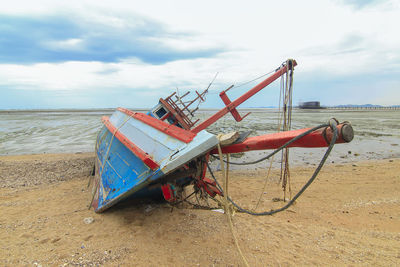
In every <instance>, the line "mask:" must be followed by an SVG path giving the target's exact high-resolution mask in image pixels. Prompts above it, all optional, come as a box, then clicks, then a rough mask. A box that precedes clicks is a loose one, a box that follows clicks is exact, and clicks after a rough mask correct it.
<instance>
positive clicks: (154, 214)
mask: <svg viewBox="0 0 400 267" xmlns="http://www.w3.org/2000/svg"><path fill="white" fill-rule="evenodd" d="M92 162H93V154H91V153H83V154H57V155H24V156H2V157H0V185H1V186H0V206H1V212H0V265H1V266H16V265H17V266H20V265H30V266H32V265H42V266H59V265H69V266H93V265H94V266H96V265H106V266H117V265H122V266H127V265H135V266H241V265H242V263H241V260H240V257H239V255H238V253H237V251H236V248H235V246H234V243H233V240H232V235H231V232H230V230H229V227H228V224H227V220H226V217H225V215H224V214H221V213H218V212H214V211H210V210H201V209H193V208H191V207H189V206H185V207H181V208H171V206H169V205H167V204H163V203H154V202H147V203H140V204H137V203H136V204H135V203H131V202H127V203H123V204H122V205H118V206H116V207H113V208H111V209H110V210H108V211H107V212H105V213H103V214H96V213H94V212H93V210H88V208H87V206H88V203H89V201H90V198H91V195H90V192H89V190H88V189H87V182H88V176H89V174H90V172H91V168H92ZM265 165H266V166H267V165H268V164H265ZM399 170H400V159H395V158H394V159H385V160H375V161H364V162H356V163H350V164H330V165H327V166H325V167H324V168H323V169H322V171H321V173H320V175H319V176H318V178H317V179H316V181H315V182H314V183H313V184H312V185H311V186H310V188H309V189H308V190H307V191H306V192H305V193H304V194H303V195H302V196H301V197H300V198H299V199H298V201H297V203H296V204H295V205H294V206H292V207H291V208H289V209H288V210H287V211H284V212H281V213H278V214H276V215H273V216H263V217H254V216H249V215H246V214H241V213H236V214H235V216H234V217H233V222H234V227H235V230H236V232H237V235H238V237H239V243H240V245H241V247H242V250H243V252H244V255H245V256H246V257H247V259H248V261H249V263H250V265H251V266H299V265H300V266H310V265H321V266H343V265H346V266H395V265H399V264H400V205H399V204H400V194H399V192H400V173H399ZM291 172H292V191H293V193H295V192H297V190H298V189H299V188H300V187H301V186H302V185H303V184H304V182H305V181H306V180H307V179H308V178H309V177H310V175H311V174H312V172H313V168H310V167H295V168H292V169H291ZM265 177H266V170H265V168H264V169H257V170H254V171H239V170H236V171H234V172H231V176H230V195H231V196H232V198H233V199H235V200H237V202H239V203H241V204H242V205H243V206H245V207H249V208H253V207H254V206H255V204H256V202H257V200H258V197H259V195H260V193H262V192H261V191H262V187H263V185H264V180H265ZM277 177H278V175H277V171H273V173H272V175H271V179H270V180H271V181H270V182H269V183H268V187H267V189H266V191H265V192H264V194H263V201H262V202H261V204H260V207H259V209H258V210H260V211H261V210H269V209H271V208H272V207H277V206H279V205H282V204H283V202H282V201H276V198H281V197H282V192H281V190H280V188H279V186H278V185H277V184H276V182H275V181H274V180H277ZM273 199H274V200H275V201H273ZM87 218H92V219H93V222H91V223H89V224H87V223H86V222H90V220H89V221H86V222H85V219H87Z"/></svg>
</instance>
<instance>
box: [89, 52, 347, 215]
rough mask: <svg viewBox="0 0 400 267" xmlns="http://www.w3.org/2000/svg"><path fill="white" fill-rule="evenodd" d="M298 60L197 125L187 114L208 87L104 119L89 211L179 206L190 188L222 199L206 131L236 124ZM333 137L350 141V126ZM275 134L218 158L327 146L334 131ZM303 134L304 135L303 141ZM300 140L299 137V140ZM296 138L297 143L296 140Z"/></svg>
mask: <svg viewBox="0 0 400 267" xmlns="http://www.w3.org/2000/svg"><path fill="white" fill-rule="evenodd" d="M296 65H297V63H296V61H294V60H288V61H286V62H285V63H284V64H282V65H281V66H280V67H279V68H278V69H276V70H275V72H274V73H273V74H272V75H271V76H269V77H268V78H266V79H265V80H263V81H262V82H261V83H259V84H258V85H256V86H255V87H253V88H252V89H250V90H249V91H247V92H246V93H245V94H243V95H242V96H240V97H239V98H237V99H236V100H234V101H231V100H230V99H229V97H228V95H227V92H228V90H229V89H230V88H231V87H230V88H228V89H226V90H224V91H222V92H221V93H220V94H219V96H220V97H221V99H222V101H223V103H224V104H225V107H224V108H222V109H221V110H219V111H218V112H216V113H215V114H214V115H212V116H211V117H210V118H208V119H206V120H205V121H203V122H201V123H198V120H195V121H192V120H191V117H192V116H193V113H194V112H195V111H196V110H197V108H195V109H189V106H190V105H192V104H193V103H195V102H196V101H201V100H203V97H204V96H205V94H206V93H207V91H208V88H207V89H206V90H204V92H202V93H198V92H197V91H196V97H195V98H194V99H193V100H192V101H186V102H183V101H182V98H183V97H184V96H186V94H185V95H182V96H178V95H177V94H176V93H173V94H172V95H170V96H169V97H167V98H165V99H163V98H161V99H159V102H158V104H157V105H156V106H155V107H154V108H152V109H151V110H149V111H148V112H147V113H140V112H133V111H131V110H128V109H125V108H118V109H117V110H115V112H114V113H113V114H112V116H110V117H103V118H102V122H103V124H104V125H103V127H102V129H101V130H100V132H99V134H98V136H97V140H96V150H95V151H96V160H95V176H94V178H93V192H92V193H93V196H92V201H91V206H92V207H93V208H94V210H95V212H102V211H104V210H106V209H108V208H109V207H111V206H113V205H115V204H116V203H118V202H120V201H121V200H123V199H125V198H127V197H129V196H140V195H146V194H162V196H163V197H164V198H165V200H167V201H169V202H172V203H173V202H174V201H177V192H179V190H182V188H184V187H186V186H188V185H193V186H195V187H196V188H198V189H199V190H202V191H203V192H205V193H207V194H208V195H210V196H211V197H214V196H216V195H221V194H223V192H221V188H220V187H218V184H216V181H214V180H211V179H209V178H207V177H206V172H207V166H208V165H207V162H208V161H209V157H210V155H212V154H218V153H219V152H218V149H217V147H218V145H219V144H220V141H221V140H220V138H218V137H217V136H216V135H214V134H212V133H209V132H208V131H207V130H206V129H207V127H208V126H210V125H211V124H213V123H215V122H216V121H217V120H219V119H220V118H222V117H223V116H224V115H226V114H227V113H231V114H232V115H233V117H234V118H235V120H236V121H241V120H242V119H244V118H245V117H246V116H247V115H248V114H246V115H245V116H243V117H242V116H241V115H240V114H239V112H238V110H237V109H236V108H237V107H238V106H239V105H240V104H242V103H243V102H245V101H246V100H247V99H249V98H250V97H252V96H253V95H255V94H256V93H257V92H259V91H260V90H262V89H263V88H265V87H266V86H267V85H269V84H271V83H272V82H273V81H275V80H276V79H278V78H279V77H281V76H282V75H288V74H290V75H292V72H293V70H294V67H295V66H296ZM335 127H337V138H336V136H335V140H333V143H344V142H350V141H351V140H352V138H353V131H352V128H351V125H350V124H349V123H343V124H337V125H336V124H335ZM310 129H311V128H307V129H301V130H292V131H284V132H278V133H274V134H267V135H262V136H255V137H247V136H245V135H242V136H240V135H237V136H235V137H234V138H233V139H232V138H231V139H232V140H231V141H230V142H228V144H225V145H222V150H221V152H222V153H238V152H245V151H250V150H261V149H276V148H279V147H282V146H285V148H288V147H328V146H329V145H330V143H332V139H333V135H334V134H336V132H335V131H334V130H333V128H332V127H330V126H328V125H327V126H324V127H320V128H318V129H316V130H313V129H311V130H310ZM302 135H303V136H302ZM299 136H300V137H299ZM296 138H297V139H296Z"/></svg>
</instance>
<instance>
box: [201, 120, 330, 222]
mask: <svg viewBox="0 0 400 267" xmlns="http://www.w3.org/2000/svg"><path fill="white" fill-rule="evenodd" d="M326 126H330V127H331V129H332V130H333V137H332V140H331V142H330V144H329V146H328V148H327V150H326V152H325V154H324V156H323V157H322V159H321V161H320V163H319V164H318V167H317V168H316V169H315V171H314V173H313V174H312V176H311V178H310V179H309V180H308V181H307V183H306V184H305V185H304V186H303V187H302V188H301V189H300V190H299V192H297V194H296V195H295V196H294V197H293V198H292V199H291V200H290V201H289V202H288V203H287V204H286V205H285V206H283V207H281V208H278V209H275V210H270V211H264V212H254V211H250V210H247V209H245V208H242V207H241V206H239V205H238V204H236V203H235V202H234V201H233V200H232V199H231V198H230V197H229V196H228V195H227V196H226V197H227V199H228V200H229V201H230V202H231V203H232V205H233V206H235V207H236V208H237V210H238V211H240V212H244V213H247V214H250V215H254V216H265V215H272V214H275V213H278V212H281V211H284V210H286V209H287V208H289V207H290V206H291V205H292V204H293V203H294V202H295V201H296V200H297V198H299V197H300V196H301V194H303V193H304V191H305V190H306V189H307V188H308V187H309V186H310V185H311V183H312V182H313V181H314V180H315V178H316V177H317V175H318V173H319V172H320V171H321V169H322V167H323V165H324V164H325V161H326V159H327V158H328V156H329V154H330V153H331V151H332V148H333V146H334V145H335V143H336V139H337V136H338V130H337V127H336V126H337V122H336V121H335V120H333V119H331V120H330V121H329V124H322V125H320V126H317V127H314V128H312V129H310V130H308V131H307V132H304V133H303V134H301V135H298V136H296V137H295V138H293V139H292V140H290V141H288V142H286V143H285V144H284V145H282V146H281V147H279V148H278V149H276V150H275V151H274V152H272V153H271V154H269V155H268V156H267V157H264V158H262V159H260V160H257V161H254V162H251V163H250V164H255V163H258V162H261V161H262V160H265V159H268V158H269V157H271V156H273V155H275V154H276V153H278V152H279V151H281V150H282V149H284V148H286V147H287V146H288V145H290V144H291V143H293V142H294V141H296V140H298V139H300V138H301V137H304V136H305V135H307V134H310V133H311V132H312V131H314V130H316V129H319V128H322V127H326ZM220 158H221V157H220ZM222 160H223V159H222ZM230 164H237V165H245V164H243V163H233V162H230ZM207 168H208V171H209V172H210V174H211V176H212V178H213V179H214V181H215V182H216V184H217V186H218V189H219V190H221V192H223V189H222V188H221V186H220V184H219V183H218V181H217V179H216V178H215V175H214V173H213V172H212V170H211V167H210V165H209V164H208V162H207ZM224 195H225V194H224Z"/></svg>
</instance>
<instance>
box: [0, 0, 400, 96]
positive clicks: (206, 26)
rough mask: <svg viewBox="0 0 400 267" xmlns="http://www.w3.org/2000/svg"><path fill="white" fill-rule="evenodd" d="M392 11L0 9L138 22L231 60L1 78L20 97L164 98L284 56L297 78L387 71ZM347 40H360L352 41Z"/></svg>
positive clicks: (42, 68)
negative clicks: (118, 91)
mask: <svg viewBox="0 0 400 267" xmlns="http://www.w3.org/2000/svg"><path fill="white" fill-rule="evenodd" d="M396 3H397V2H395V1H394V2H385V1H383V2H382V3H380V4H375V5H373V6H372V7H369V8H362V9H355V8H353V7H351V6H346V5H343V4H342V2H340V1H328V0H325V1H318V0H309V1H294V0H292V1H281V2H279V1H251V2H246V3H245V2H243V1H210V0H207V1H200V2H199V1H198V2H193V1H183V0H180V1H129V2H127V1H122V0H119V1H95V0H92V1H81V0H79V1H78V0H72V1H67V2H59V1H39V2H37V1H35V2H32V1H26V2H24V4H21V3H20V2H19V3H15V2H9V3H7V4H6V5H5V6H3V7H2V11H0V12H1V13H2V14H23V15H26V16H29V15H31V14H36V15H38V14H57V13H59V12H62V13H70V14H71V15H73V16H75V17H76V19H77V20H78V21H79V19H82V20H89V21H96V22H100V23H103V24H107V25H111V24H112V25H114V26H115V27H121V28H124V26H125V25H126V23H130V24H132V23H133V24H135V23H136V24H137V25H140V23H141V21H140V20H135V19H132V18H131V14H139V15H141V16H143V17H147V18H149V19H151V20H155V21H157V22H159V23H162V24H164V25H165V27H167V28H169V29H170V30H171V31H174V32H182V33H183V32H190V33H192V35H190V36H187V37H183V38H180V39H175V38H171V37H168V36H160V37H150V38H153V39H154V38H155V39H157V41H159V42H160V43H162V44H165V45H166V46H168V47H175V48H177V49H179V50H191V49H202V48H203V49H204V48H210V47H215V46H223V47H225V48H227V50H228V51H227V52H225V53H222V54H219V55H217V56H215V57H213V58H199V59H188V60H176V61H171V62H167V63H165V64H159V65H151V64H146V63H143V62H141V61H139V60H137V59H134V58H133V59H125V60H123V61H121V62H119V63H101V62H65V63H59V64H33V65H4V64H3V65H0V77H1V79H2V81H3V83H7V84H14V85H15V87H17V88H18V87H19V88H24V89H26V88H32V89H38V88H40V89H42V90H43V89H44V90H81V89H92V90H95V89H96V88H99V87H101V88H113V87H129V88H150V89H153V90H156V89H157V90H165V93H167V92H169V91H171V90H173V89H174V88H175V87H176V86H178V87H180V88H190V87H193V88H195V89H196V88H199V87H202V88H204V87H206V86H207V85H208V83H209V81H210V80H211V79H212V77H213V76H214V74H215V73H216V72H219V73H220V75H219V76H218V80H217V81H218V83H220V84H225V83H226V84H229V83H232V82H239V81H243V80H247V79H248V78H252V77H255V76H257V75H259V74H262V73H264V72H268V71H269V70H271V69H273V68H275V67H277V66H279V64H280V63H281V62H282V61H284V60H286V59H287V58H291V57H293V58H295V59H297V61H298V62H299V66H298V68H297V69H298V71H297V74H296V75H314V74H315V75H316V76H317V75H318V74H319V73H321V72H323V73H325V74H326V75H331V76H332V77H334V76H336V77H339V78H338V79H340V77H348V76H351V75H360V74H362V73H366V74H369V73H374V72H380V71H381V72H383V71H387V70H389V71H393V68H398V67H399V62H400V51H399V49H398V48H399V47H400V35H399V34H398V32H397V31H398V29H396V28H397V25H399V23H400V19H399V18H400V7H399V5H398V3H397V4H396ZM388 5H390V8H389V7H388ZM354 36H357V37H358V39H357V38H355V39H353V40H351V37H354ZM349 38H350V39H349ZM49 45H50V46H54V47H58V48H63V49H79V48H81V45H82V43H81V42H80V40H79V39H66V40H65V41H63V42H58V43H50V44H49ZM109 70H111V71H109ZM106 73H107V74H106ZM160 88H162V89H160ZM371 90H374V88H371ZM162 93H163V95H165V93H164V92H162ZM381 101H383V100H381Z"/></svg>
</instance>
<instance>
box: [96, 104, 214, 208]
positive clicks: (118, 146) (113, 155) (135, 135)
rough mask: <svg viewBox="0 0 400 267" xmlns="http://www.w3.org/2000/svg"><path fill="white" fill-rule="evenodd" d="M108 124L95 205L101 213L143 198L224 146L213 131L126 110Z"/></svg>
mask: <svg viewBox="0 0 400 267" xmlns="http://www.w3.org/2000/svg"><path fill="white" fill-rule="evenodd" d="M103 123H104V126H103V128H102V129H101V131H100V133H99V134H98V137H97V141H96V174H95V178H94V181H95V187H94V190H95V191H94V192H93V194H94V195H93V201H92V206H93V208H94V210H95V211H96V212H102V211H104V210H106V209H107V208H109V207H111V206H113V205H114V204H116V203H118V202H119V201H121V200H123V199H125V198H127V197H128V196H131V195H135V194H140V193H139V191H140V190H142V189H143V188H146V187H147V186H148V185H149V184H150V183H154V182H155V181H157V180H158V179H160V178H162V177H164V176H165V175H167V174H170V173H171V172H173V171H174V170H176V169H178V168H180V167H182V165H184V164H186V163H187V162H189V161H190V160H192V159H194V158H196V157H199V156H201V155H204V154H205V153H207V152H208V151H210V150H211V149H212V148H214V147H215V146H216V145H217V144H218V139H217V137H216V136H215V135H213V134H210V133H208V132H207V131H202V132H199V133H198V134H193V133H191V132H189V131H186V130H184V129H181V128H178V127H176V126H174V125H169V124H167V123H165V122H162V121H160V120H157V119H156V118H152V117H150V116H148V115H146V114H143V113H135V112H132V111H129V110H126V109H118V110H117V111H115V112H114V114H113V115H112V116H111V117H110V118H107V117H103ZM146 191H147V192H148V193H150V194H151V193H154V192H155V191H152V190H150V189H148V188H147V189H146ZM158 192H159V191H158ZM142 193H143V191H142Z"/></svg>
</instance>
